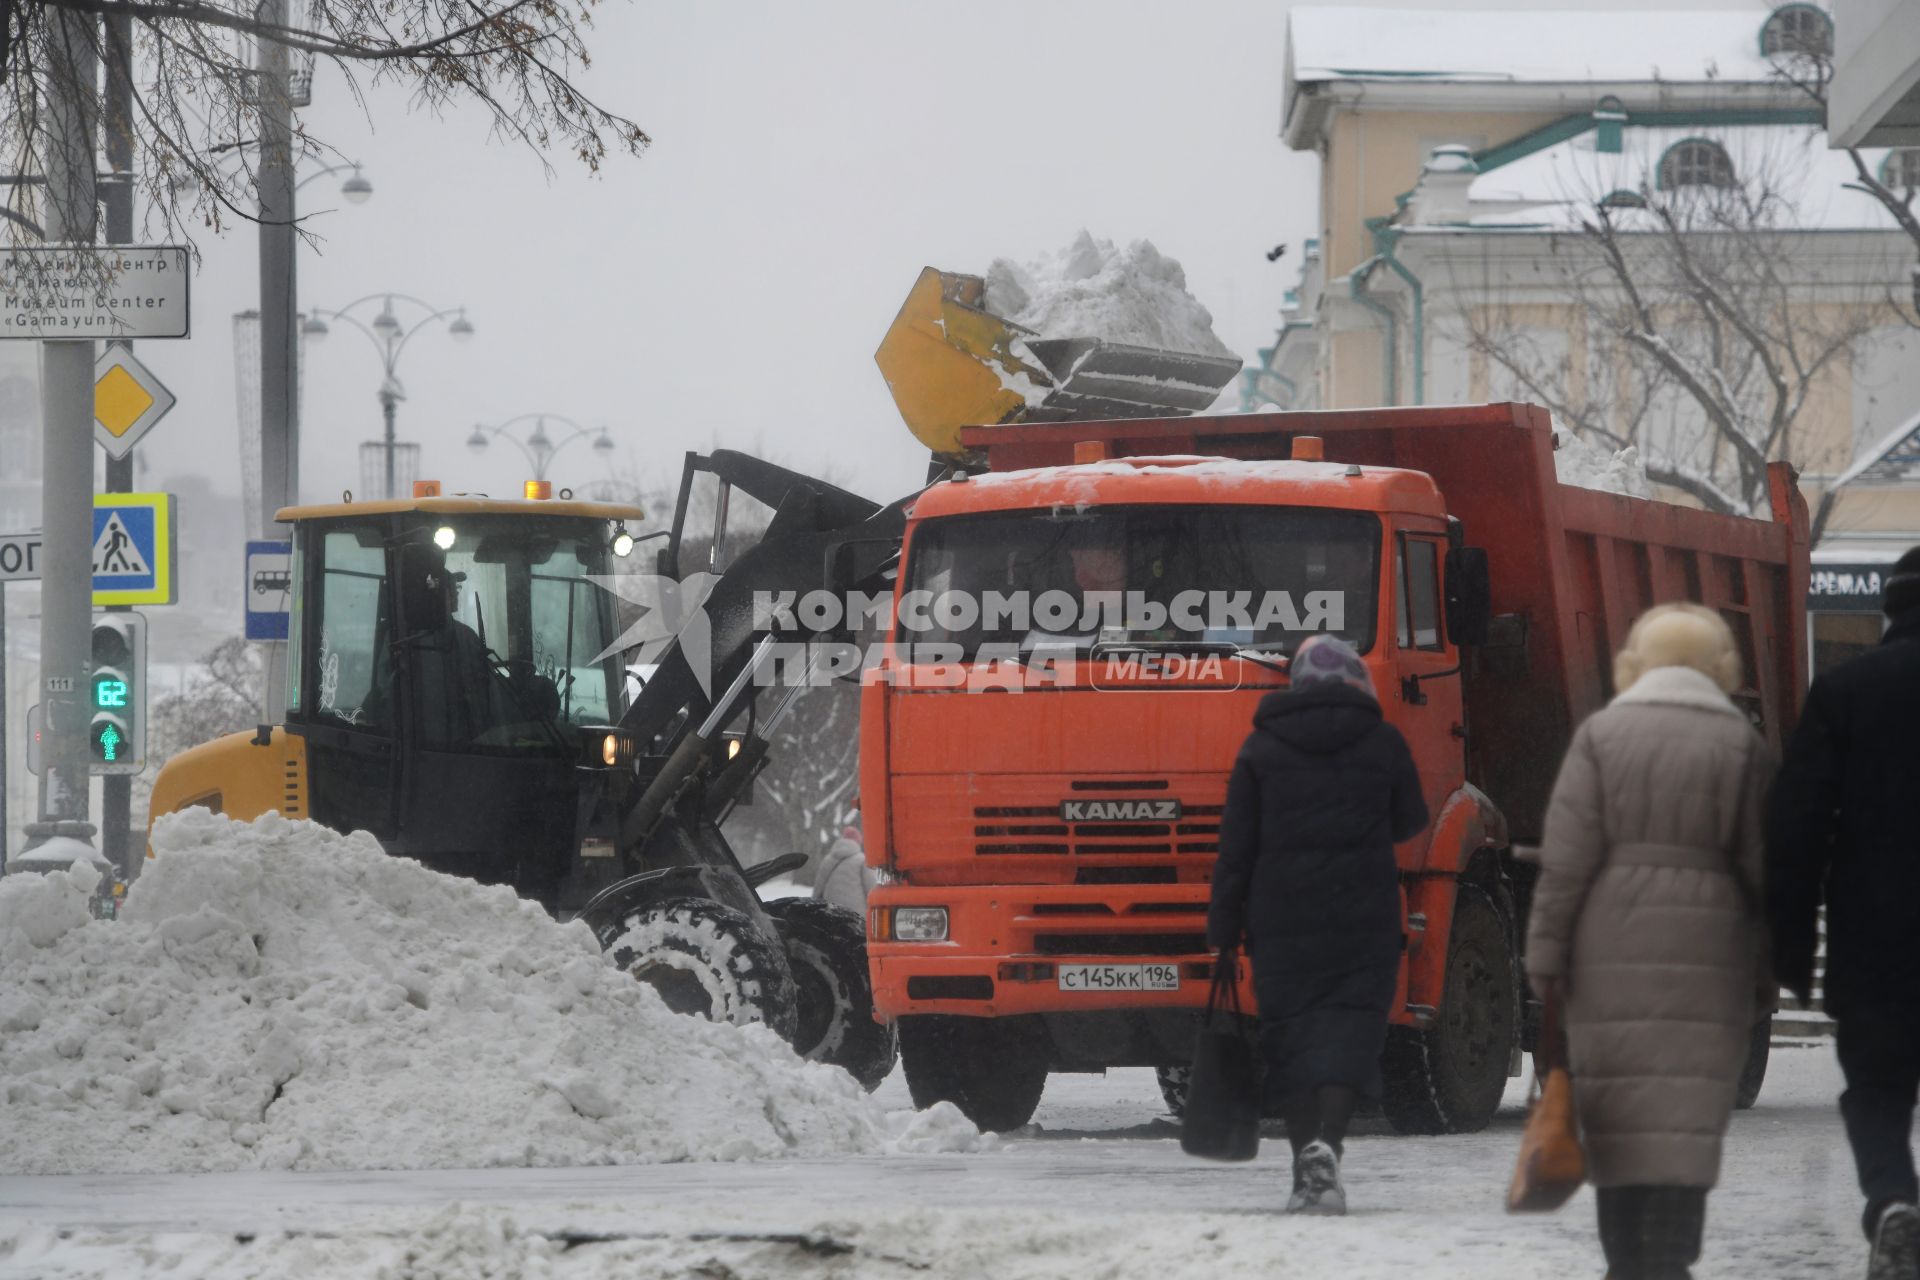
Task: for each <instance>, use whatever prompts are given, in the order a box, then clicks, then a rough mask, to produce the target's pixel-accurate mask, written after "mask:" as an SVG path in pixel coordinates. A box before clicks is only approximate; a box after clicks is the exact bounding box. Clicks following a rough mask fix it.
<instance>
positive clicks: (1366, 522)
mask: <svg viewBox="0 0 1920 1280" xmlns="http://www.w3.org/2000/svg"><path fill="white" fill-rule="evenodd" d="M1305 443H1306V442H1303V444H1305ZM1312 443H1314V444H1317V443H1318V442H1317V441H1316V442H1312ZM1299 452H1301V453H1303V454H1310V453H1311V445H1308V447H1306V448H1303V449H1300V450H1299ZM1448 549H1449V529H1448V523H1447V516H1446V509H1445V506H1444V503H1443V501H1442V499H1441V496H1440V494H1439V492H1438V490H1437V489H1436V487H1435V486H1434V484H1433V481H1432V480H1431V479H1430V478H1429V477H1427V476H1425V475H1422V474H1420V473H1417V472H1411V471H1406V470H1402V469H1396V468H1377V467H1361V466H1357V465H1348V464H1345V463H1341V462H1337V461H1335V462H1328V461H1324V460H1314V459H1312V458H1311V457H1302V458H1300V459H1298V460H1295V459H1286V460H1271V461H1257V462H1256V461H1241V460H1230V459H1219V458H1214V459H1208V458H1200V457H1163V456H1151V455H1149V456H1133V457H1125V458H1118V459H1111V460H1106V459H1101V460H1089V461H1086V462H1082V463H1079V464H1076V465H1067V466H1060V467H1051V468H1039V469H1033V470H1025V471H1014V472H1010V473H1005V474H992V473H990V474H988V475H985V476H979V477H973V478H970V479H964V480H955V481H949V482H947V483H943V484H938V485H935V486H933V487H932V488H930V489H929V490H928V491H927V492H926V493H925V494H924V495H923V496H922V497H921V498H920V499H919V501H918V502H917V503H916V504H915V506H914V508H913V511H912V514H911V517H910V519H909V522H908V531H907V537H906V540H905V545H904V551H903V560H902V566H903V568H902V571H901V591H902V592H903V595H902V597H901V602H902V619H901V622H900V623H899V625H898V627H897V628H896V632H895V643H894V648H893V652H892V654H891V655H890V656H891V658H892V660H893V661H894V662H896V663H898V668H897V670H896V671H895V672H894V673H893V678H892V679H890V680H888V681H885V682H876V683H875V684H873V685H872V687H871V688H870V690H869V692H868V697H869V698H870V699H872V700H874V701H876V702H883V703H884V704H885V705H884V709H879V708H870V716H869V718H870V720H871V721H873V722H876V723H884V725H885V726H886V735H885V753H884V764H885V777H884V780H882V779H880V778H877V777H875V776H874V775H875V774H876V773H877V772H878V770H876V769H875V768H874V766H875V765H876V764H878V763H879V761H878V760H865V761H863V766H864V771H865V773H866V777H865V778H864V779H863V795H865V796H867V797H872V796H875V795H877V794H883V795H884V797H885V804H884V811H885V815H886V816H885V822H884V830H885V831H886V833H887V839H886V845H885V850H886V852H885V865H886V869H887V871H888V873H889V875H890V877H891V883H889V884H888V885H886V886H884V887H883V888H881V889H879V890H878V891H876V893H875V894H874V895H873V898H872V903H871V905H872V908H873V924H874V933H873V936H872V937H871V939H870V941H869V954H870V956H871V964H872V968H873V972H874V978H875V982H874V989H875V999H876V1006H877V1007H878V1008H879V1009H880V1010H881V1012H882V1013H884V1014H887V1015H889V1016H892V1017H895V1018H898V1019H900V1020H901V1032H902V1038H903V1040H902V1044H903V1052H904V1053H905V1055H906V1062H907V1069H908V1072H909V1078H910V1079H912V1078H914V1077H915V1076H920V1077H925V1076H927V1075H929V1074H933V1075H936V1076H940V1077H942V1078H941V1079H940V1080H939V1081H938V1082H937V1083H936V1084H935V1086H934V1087H935V1089H937V1090H940V1091H942V1092H959V1093H962V1094H966V1095H967V1096H966V1098H965V1099H964V1100H965V1102H966V1103H967V1104H969V1105H971V1106H972V1107H973V1108H974V1109H975V1110H976V1111H978V1112H979V1113H980V1116H982V1117H984V1118H985V1119H987V1120H988V1121H990V1122H992V1123H993V1124H994V1125H996V1126H997V1127H1008V1125H1009V1124H1017V1123H1022V1122H1024V1120H1025V1118H1026V1117H1025V1116H1021V1115H1018V1112H1019V1111H1021V1110H1022V1109H1028V1110H1030V1106H1029V1105H1028V1104H1027V1103H1026V1101H1025V1099H1026V1098H1027V1097H1028V1096H1031V1097H1032V1099H1033V1100H1034V1101H1037V1099H1038V1089H1037V1088H1036V1087H1035V1085H1036V1082H1040V1081H1043V1076H1044V1071H1045V1070H1049V1069H1051V1070H1101V1069H1104V1068H1106V1067H1109V1066H1154V1067H1159V1068H1163V1069H1172V1068H1177V1067H1178V1066H1180V1065H1183V1064H1184V1062H1185V1061H1186V1060H1187V1059H1188V1058H1189V1057H1190V1055H1191V1046H1192V1036H1193V1032H1194V1028H1195V1019H1194V1016H1193V1015H1194V1011H1195V1010H1196V1009H1198V1007H1199V1006H1200V1005H1201V1004H1202V1003H1204V1001H1205V998H1206V993H1207V990H1208V987H1209V984H1210V981H1211V978H1212V976H1213V957H1212V954H1211V952H1210V950H1209V948H1208V946H1207V942H1206V908H1207V899H1208V894H1209V884H1210V880H1211V875H1212V865H1213V859H1214V856H1215V854H1216V852H1217V840H1218V834H1219V830H1220V815H1221V812H1222V809H1223V806H1224V803H1225V799H1226V782H1227V777H1228V774H1229V772H1230V771H1231V769H1232V765H1233V760H1234V756H1235V755H1236V753H1237V752H1238V750H1239V747H1240V744H1241V742H1242V741H1243V739H1244V738H1245V736H1246V734H1247V731H1248V729H1249V728H1250V727H1251V724H1252V720H1253V711H1254V708H1255V706H1256V704H1257V703H1258V702H1259V700H1260V698H1261V697H1262V696H1264V695H1265V694H1267V693H1268V692H1270V691H1272V690H1274V689H1277V688H1283V687H1285V685H1286V675H1285V667H1286V662H1287V659H1288V657H1289V655H1290V654H1291V653H1292V652H1293V651H1294V649H1296V648H1297V647H1298V645H1299V644H1300V642H1301V641H1302V640H1304V639H1305V638H1306V637H1308V636H1310V635H1314V634H1333V635H1338V636H1340V637H1341V638H1343V639H1345V640H1347V641H1348V642H1349V643H1351V644H1352V645H1353V646H1354V648H1355V649H1357V650H1358V651H1359V652H1360V653H1361V654H1362V655H1363V656H1364V659H1365V661H1366V663H1367V665H1368V668H1369V670H1370V671H1371V673H1372V675H1373V679H1374V684H1375V687H1376V688H1377V689H1378V690H1379V692H1380V696H1381V702H1382V707H1383V709H1384V710H1385V712H1386V714H1387V717H1388V719H1389V720H1390V721H1391V722H1393V723H1394V724H1395V725H1396V726H1397V727H1399V728H1400V730H1401V732H1402V733H1403V734H1404V735H1405V736H1406V738H1407V740H1408V742H1409V744H1410V745H1412V746H1413V749H1414V753H1415V757H1416V760H1417V761H1418V764H1419V767H1420V773H1421V777H1422V780H1423V782H1424V784H1425V790H1426V792H1427V800H1428V805H1429V808H1430V810H1431V811H1432V812H1435V813H1438V812H1439V811H1440V810H1441V808H1442V807H1443V806H1444V804H1445V803H1446V801H1447V799H1448V798H1449V797H1450V796H1451V795H1452V794H1453V793H1454V792H1456V791H1457V790H1458V789H1459V788H1460V787H1461V785H1462V783H1463V782H1464V767H1465V758H1464V753H1463V743H1462V731H1461V697H1460V682H1459V671H1460V658H1459V652H1458V649H1457V647H1456V646H1455V644H1454V642H1453V639H1452V638H1451V637H1450V636H1449V635H1448V633H1447V629H1446V627H1445V625H1444V621H1443V617H1442V614H1443V608H1442V601H1443V600H1444V598H1445V590H1446V584H1445V583H1444V581H1443V577H1442V574H1443V569H1444V566H1445V565H1446V562H1447V559H1448V555H1447V553H1448ZM916 592H917V593H921V594H922V595H923V596H924V597H925V598H927V599H929V600H934V599H938V598H940V597H941V596H943V595H945V594H947V593H961V594H964V595H966V596H968V597H971V598H974V599H980V600H987V599H991V598H994V597H996V596H998V597H1000V598H1004V599H1021V598H1024V599H1025V600H1026V601H1027V602H1028V603H1029V613H1030V614H1033V615H1038V614H1044V615H1045V616H1028V617H1025V618H1021V617H1019V616H1017V612H1016V611H1015V610H1014V609H1012V608H1009V609H1006V610H1003V611H1002V613H1001V614H1000V615H999V616H997V617H991V618H989V617H986V616H984V614H985V612H986V611H985V610H982V611H980V614H981V616H976V617H974V618H972V619H970V620H969V621H968V625H964V626H953V625H941V624H940V621H939V620H932V625H930V626H927V627H922V628H916V627H915V626H914V625H913V623H914V617H913V612H914V610H913V604H914V598H913V596H912V594H911V593H916ZM949 614H950V615H951V611H949ZM953 620H954V618H953V617H952V616H949V618H948V619H947V621H953ZM943 649H944V650H945V652H944V653H943V652H942V650H943ZM928 656H931V657H933V658H934V659H936V660H938V659H940V658H951V657H954V656H957V658H958V660H959V662H960V663H962V664H964V665H965V666H966V668H967V678H968V680H969V682H970V683H972V684H974V685H975V686H976V691H977V692H981V693H983V694H984V693H985V692H986V690H987V689H988V688H1004V690H1005V693H1006V696H955V693H956V690H955V689H954V688H953V687H950V686H943V684H942V683H941V681H940V680H938V679H937V678H930V676H929V672H928V667H927V663H926V661H925V659H926V658H927V657H928ZM995 667H999V668H1002V670H1000V671H999V672H997V673H996V672H993V671H992V669H993V668H995ZM866 803H867V805H868V806H869V809H870V810H871V809H872V808H873V807H874V806H873V802H872V800H871V799H868V800H867V801H866ZM870 816H871V814H870ZM1425 843H1426V841H1425V840H1424V838H1423V839H1421V840H1416V841H1413V842H1410V843H1409V844H1408V845H1407V846H1406V847H1405V848H1403V849H1402V851H1401V862H1402V866H1403V868H1404V869H1405V870H1406V871H1408V872H1414V871H1416V870H1417V869H1418V867H1419V865H1420V863H1421V861H1422V858H1423V855H1424V853H1425ZM942 913H944V914H942ZM942 921H944V925H943V924H942ZM1492 959H1493V960H1494V961H1495V962H1496V963H1497V964H1498V965H1499V966H1501V967H1502V972H1503V973H1504V974H1505V975H1506V977H1507V981H1508V984H1509V991H1508V1003H1509V1004H1511V1003H1512V997H1513V992H1512V990H1511V983H1512V977H1511V974H1512V963H1511V959H1510V956H1508V955H1506V954H1504V953H1503V954H1501V955H1499V956H1497V957H1493V958H1492ZM1248 1004H1249V1007H1251V1001H1250V1000H1249V1002H1248ZM1418 1012H1419V1011H1417V1010H1414V1009H1412V1008H1410V1007H1408V1006H1407V1004H1406V1002H1405V1001H1404V1000H1403V1001H1402V1002H1401V1004H1400V1007H1399V1012H1398V1013H1397V1015H1396V1021H1398V1022H1401V1023H1403V1024H1406V1025H1413V1023H1414V1021H1415V1018H1416V1016H1417V1014H1418ZM968 1018H971V1019H972V1021H966V1022H962V1021H957V1020H956V1019H968ZM922 1019H926V1021H922ZM1497 1030H1499V1031H1500V1032H1501V1033H1502V1035H1501V1039H1500V1043H1498V1044H1494V1043H1489V1044H1488V1045H1487V1046H1486V1047H1487V1051H1488V1054H1489V1055H1490V1057H1489V1061H1488V1064H1487V1065H1486V1068H1485V1071H1484V1077H1485V1079H1484V1081H1483V1082H1481V1087H1482V1089H1483V1090H1485V1091H1490V1092H1491V1093H1492V1095H1493V1099H1494V1101H1496V1102H1497V1100H1498V1095H1499V1091H1500V1089H1501V1087H1503V1086H1504V1083H1505V1080H1506V1076H1507V1067H1508V1056H1509V1054H1508V1050H1509V1047H1510V1046H1509V1044H1508V1043H1507V1040H1508V1039H1509V1038H1510V1036H1509V1035H1508V1034H1507V1033H1510V1030H1511V1026H1510V1020H1509V1021H1508V1022H1503V1023H1502V1024H1501V1026H1500V1027H1499V1028H1498V1029H1497ZM977 1040H991V1041H993V1042H994V1043H993V1044H992V1045H991V1046H984V1045H975V1044H974V1043H973V1042H974V1041H977ZM971 1061H981V1062H987V1061H991V1062H996V1063H999V1064H1001V1068H1000V1069H999V1070H994V1071H989V1070H983V1071H982V1072H980V1074H981V1075H983V1076H988V1075H991V1076H995V1077H999V1076H1017V1077H1019V1078H1018V1079H1017V1080H1013V1081H1011V1082H1008V1081H1002V1080H999V1079H997V1078H996V1079H995V1080H992V1081H986V1082H978V1081H949V1080H947V1079H946V1078H945V1077H947V1076H951V1075H953V1074H954V1072H953V1064H955V1063H957V1062H971ZM1015 1062H1018V1063H1020V1064H1023V1065H1024V1067H1025V1070H1024V1071H1020V1070H1016V1069H1014V1068H1013V1067H1012V1066H1011V1065H1010V1064H1013V1063H1015ZM1167 1076H1168V1078H1169V1080H1174V1079H1177V1077H1176V1076H1174V1075H1173V1072H1172V1071H1171V1070H1169V1071H1168V1072H1167ZM976 1095H978V1096H976ZM956 1100H961V1099H956ZM976 1118H980V1117H976Z"/></svg>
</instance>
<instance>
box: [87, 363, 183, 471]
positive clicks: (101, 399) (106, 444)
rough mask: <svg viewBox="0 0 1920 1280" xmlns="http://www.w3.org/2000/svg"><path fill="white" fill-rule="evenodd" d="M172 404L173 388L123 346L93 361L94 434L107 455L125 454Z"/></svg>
mask: <svg viewBox="0 0 1920 1280" xmlns="http://www.w3.org/2000/svg"><path fill="white" fill-rule="evenodd" d="M173 405H174V399H173V392H171V391H169V390H167V388H166V385H165V384H164V383H162V382H161V381H160V379H158V378H156V377H154V376H153V370H151V369H149V368H147V366H145V365H143V364H141V363H140V362H139V361H138V360H136V359H134V358H133V352H131V351H129V350H127V349H126V348H125V347H120V346H109V347H108V348H107V349H106V350H105V351H104V352H102V353H101V355H100V358H99V359H98V360H96V361H94V362H93V438H94V439H95V440H97V441H99V442H100V447H101V448H102V449H105V450H106V451H107V454H108V456H109V457H113V458H124V457H126V456H127V453H128V451H130V450H131V449H132V448H133V446H134V445H135V444H137V443H138V442H139V440H140V437H141V436H144V435H145V434H147V432H149V431H151V430H153V427H154V424H155V423H157V422H159V421H160V419H162V418H164V417H166V416H167V413H168V411H170V410H171V409H172V408H173Z"/></svg>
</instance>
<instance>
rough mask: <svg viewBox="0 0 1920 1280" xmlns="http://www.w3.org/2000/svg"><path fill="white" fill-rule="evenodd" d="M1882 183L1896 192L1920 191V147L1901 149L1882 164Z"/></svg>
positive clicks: (1891, 152) (1893, 151)
mask: <svg viewBox="0 0 1920 1280" xmlns="http://www.w3.org/2000/svg"><path fill="white" fill-rule="evenodd" d="M1880 182H1881V184H1882V185H1884V186H1887V187H1891V188H1892V189H1893V190H1895V191H1920V147H1899V148H1896V149H1895V150H1892V151H1889V152H1887V158H1886V159H1885V160H1882V161H1881V162H1880Z"/></svg>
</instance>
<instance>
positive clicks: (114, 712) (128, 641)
mask: <svg viewBox="0 0 1920 1280" xmlns="http://www.w3.org/2000/svg"><path fill="white" fill-rule="evenodd" d="M91 657H92V660H93V661H92V667H93V673H92V675H91V677H90V678H89V680H88V682H87V690H88V694H89V700H90V703H91V705H90V706H89V707H88V711H89V713H90V715H91V716H92V720H91V723H90V724H89V725H88V728H87V745H88V750H89V752H90V759H91V767H92V771H93V772H94V773H125V774H131V773H139V772H140V771H141V770H142V769H143V768H145V767H146V754H147V728H146V718H147V690H146V678H147V620H146V619H145V618H143V617H141V616H140V615H139V614H137V613H96V614H95V615H94V616H93V638H92V651H91Z"/></svg>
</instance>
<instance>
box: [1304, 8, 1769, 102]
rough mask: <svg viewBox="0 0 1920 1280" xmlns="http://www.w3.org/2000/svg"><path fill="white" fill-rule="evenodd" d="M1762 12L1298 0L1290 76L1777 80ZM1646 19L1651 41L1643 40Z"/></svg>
mask: <svg viewBox="0 0 1920 1280" xmlns="http://www.w3.org/2000/svg"><path fill="white" fill-rule="evenodd" d="M1767 17H1768V10H1767V9H1668V10H1662V11H1658V12H1655V13H1630V12H1622V11H1620V10H1617V9H1612V10H1605V9H1593V10H1566V9H1552V10H1541V11H1537V12H1530V11H1524V10H1511V9H1500V10H1492V9H1481V10H1458V9H1393V8H1373V7H1371V6H1367V5H1357V4H1354V5H1339V6H1333V5H1303V6H1301V7H1299V8H1296V9H1294V10H1293V11H1292V13H1291V14H1290V15H1289V17H1288V22H1287V45H1288V62H1289V74H1290V78H1291V79H1292V80H1293V82H1294V83H1296V84H1303V83H1312V82H1324V81H1337V80H1389V81H1404V80H1407V79H1420V80H1427V81H1455V82H1458V81H1470V82H1482V83H1507V84H1569V83H1572V84H1619V83H1633V82H1651V81H1663V82H1665V83H1669V84H1672V83H1689V82H1692V83H1702V82H1706V81H1713V82H1714V83H1716V84H1719V85H1726V84H1728V83H1740V82H1751V83H1760V82H1767V83H1773V82H1776V80H1777V76H1776V74H1775V70H1774V67H1773V65H1772V63H1771V62H1770V61H1769V60H1768V59H1767V58H1765V57H1763V56H1762V55H1761V52H1760V30H1761V26H1762V25H1763V24H1764V23H1765V22H1766V20H1767ZM1649 20H1652V21H1653V22H1654V23H1657V38H1650V37H1649Z"/></svg>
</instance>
